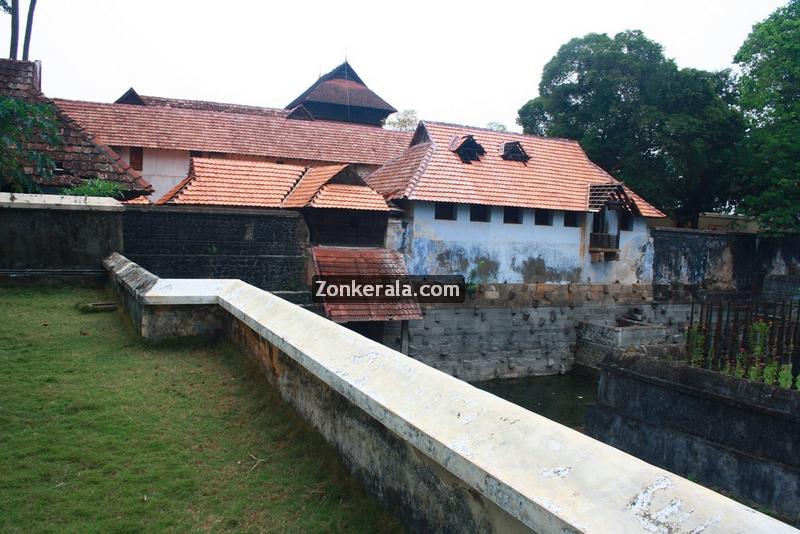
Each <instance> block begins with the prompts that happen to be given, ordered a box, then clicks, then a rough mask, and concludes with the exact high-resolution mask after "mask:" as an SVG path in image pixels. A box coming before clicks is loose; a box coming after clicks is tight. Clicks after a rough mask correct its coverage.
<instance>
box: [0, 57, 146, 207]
mask: <svg viewBox="0 0 800 534" xmlns="http://www.w3.org/2000/svg"><path fill="white" fill-rule="evenodd" d="M38 80H39V68H38V65H37V64H36V63H34V62H30V61H15V60H9V59H0V95H3V96H10V97H14V98H22V99H25V100H27V101H28V102H33V103H40V104H47V105H52V104H53V102H52V101H51V100H50V99H48V98H46V97H45V96H44V95H42V94H41V92H40V91H39V81H38ZM53 108H54V110H55V116H56V121H57V122H58V124H59V127H60V135H61V144H60V145H49V144H44V143H31V144H30V145H29V147H30V148H31V149H32V150H35V151H37V152H40V153H42V154H46V155H47V156H49V157H50V158H51V159H52V160H53V161H54V162H55V163H56V165H57V167H58V170H57V171H56V172H55V173H54V175H53V176H51V177H48V178H45V177H43V176H38V175H34V174H31V179H32V180H33V181H34V182H36V183H37V184H39V185H42V186H54V187H65V186H72V185H78V184H80V183H81V182H82V181H84V180H86V179H89V178H100V179H101V180H107V181H111V182H117V183H119V184H121V185H122V187H123V188H124V189H125V190H126V193H125V195H126V196H129V197H132V196H134V195H140V194H142V193H149V192H152V190H153V188H152V186H151V185H150V183H149V182H148V181H147V180H145V179H144V178H143V177H142V175H141V174H139V173H138V172H137V171H135V170H133V169H132V168H131V167H130V165H128V163H127V162H126V161H125V160H123V159H121V158H120V157H119V155H118V154H117V153H116V152H114V151H113V150H111V148H109V147H108V146H106V145H105V144H103V143H101V142H99V141H98V140H96V139H94V138H93V137H92V136H91V135H90V134H89V133H87V132H86V131H85V130H84V129H83V128H81V126H80V125H79V124H77V123H76V122H75V121H73V120H72V119H71V118H70V117H69V116H67V115H66V114H65V113H64V112H63V111H61V110H60V109H59V108H58V107H56V106H53Z"/></svg>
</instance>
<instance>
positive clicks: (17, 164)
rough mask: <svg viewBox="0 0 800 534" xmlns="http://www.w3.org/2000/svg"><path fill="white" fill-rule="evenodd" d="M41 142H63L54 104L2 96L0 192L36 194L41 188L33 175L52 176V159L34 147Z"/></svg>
mask: <svg viewBox="0 0 800 534" xmlns="http://www.w3.org/2000/svg"><path fill="white" fill-rule="evenodd" d="M38 143H41V144H45V145H49V146H59V145H60V144H61V136H60V134H59V124H58V121H57V119H56V114H55V110H54V109H53V107H52V105H50V104H45V103H35V102H26V101H25V100H22V99H19V98H13V97H7V96H0V191H11V192H16V193H33V192H36V191H38V190H39V188H38V186H37V185H36V183H34V181H33V180H32V179H31V175H35V176H39V177H41V178H43V179H48V178H50V177H51V176H52V172H53V168H54V166H55V165H54V162H53V160H52V159H51V158H50V157H49V156H48V155H47V154H45V153H43V152H40V151H38V150H35V149H33V148H32V145H34V144H38ZM26 168H27V170H26Z"/></svg>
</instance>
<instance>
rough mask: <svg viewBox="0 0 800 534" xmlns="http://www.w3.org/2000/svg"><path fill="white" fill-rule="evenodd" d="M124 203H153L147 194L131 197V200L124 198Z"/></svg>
mask: <svg viewBox="0 0 800 534" xmlns="http://www.w3.org/2000/svg"><path fill="white" fill-rule="evenodd" d="M122 203H123V204H134V205H143V206H147V205H150V204H151V202H150V197H148V196H147V195H142V196H139V197H136V198H134V199H131V200H123V201H122Z"/></svg>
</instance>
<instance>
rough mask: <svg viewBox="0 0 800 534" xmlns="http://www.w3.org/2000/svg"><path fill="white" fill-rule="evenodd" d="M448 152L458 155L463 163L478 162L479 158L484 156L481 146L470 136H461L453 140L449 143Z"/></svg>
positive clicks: (484, 151)
mask: <svg viewBox="0 0 800 534" xmlns="http://www.w3.org/2000/svg"><path fill="white" fill-rule="evenodd" d="M450 150H452V151H453V152H455V153H456V154H458V157H459V158H461V161H463V162H464V163H472V162H473V161H480V159H481V156H483V155H484V154H486V150H485V149H484V148H483V146H481V144H480V143H478V142H477V141H476V140H475V138H474V137H473V136H471V135H462V136H461V137H456V138H455V139H453V142H452V143H450Z"/></svg>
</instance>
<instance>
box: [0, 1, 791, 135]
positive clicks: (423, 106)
mask: <svg viewBox="0 0 800 534" xmlns="http://www.w3.org/2000/svg"><path fill="white" fill-rule="evenodd" d="M20 3H21V4H22V7H23V13H22V16H21V17H20V19H21V20H20V23H21V25H22V26H24V20H25V14H26V13H27V0H21V2H20ZM784 3H785V1H782V0H758V1H753V0H713V1H705V2H704V1H698V0H692V1H687V0H671V1H668V2H657V3H656V2H646V1H643V0H640V1H636V0H622V1H615V2H601V1H597V0H595V1H557V2H536V1H532V0H528V1H512V0H505V1H496V2H487V1H483V2H472V1H459V2H450V1H448V2H437V1H436V0H428V1H424V2H420V1H416V0H409V1H403V2H381V1H376V0H373V1H366V2H357V1H350V0H347V1H343V0H339V1H322V2H317V1H302V2H301V1H297V0H295V1H293V2H275V1H258V2H256V1H252V2H245V1H232V0H223V1H220V0H216V1H214V2H211V1H205V0H160V1H151V0H137V1H135V2H131V1H130V0H128V1H122V0H119V1H118V0H39V2H38V5H37V10H36V19H35V23H34V32H33V40H32V44H31V59H40V60H42V62H43V88H44V92H45V94H47V95H48V96H51V97H61V98H72V99H80V100H97V101H113V100H115V99H116V98H117V97H118V96H120V95H121V94H122V93H123V92H124V91H125V90H126V89H127V88H128V87H130V86H133V87H134V88H135V89H136V90H137V91H138V92H139V93H141V94H146V95H156V96H170V97H177V98H193V99H201V100H214V101H219V102H233V103H239V104H252V105H262V106H268V107H283V106H285V105H286V104H288V103H289V102H290V101H291V100H292V99H294V98H295V97H296V96H297V95H299V94H300V93H301V92H302V91H303V90H304V89H305V88H306V87H308V86H309V85H310V84H311V83H312V82H313V81H314V80H315V79H316V78H317V77H318V76H319V74H321V73H325V72H327V71H329V70H331V69H332V68H333V67H335V66H336V65H338V64H339V63H341V62H342V60H343V59H344V57H345V56H347V58H348V60H349V61H350V63H351V64H352V65H353V67H354V68H355V70H356V71H357V72H358V74H359V75H360V76H361V77H362V79H363V80H364V81H365V82H366V84H367V85H368V86H369V87H370V88H371V89H373V90H374V91H375V92H376V93H378V94H379V95H380V96H382V97H383V98H384V99H385V100H387V101H388V102H389V103H390V104H392V105H393V106H394V107H396V108H397V109H406V108H412V109H416V110H417V112H418V115H419V116H420V118H424V119H433V120H443V121H448V122H456V123H461V124H469V125H474V126H483V125H485V124H486V123H487V122H489V121H494V120H496V121H500V122H502V123H504V124H505V125H506V126H508V127H509V128H510V129H517V127H516V126H515V119H516V115H517V113H516V112H517V110H518V109H519V107H520V106H522V104H524V103H525V102H526V101H527V100H528V99H530V98H533V97H534V96H536V94H537V87H538V83H539V78H540V77H541V73H542V68H543V67H544V65H545V63H546V62H547V61H549V59H550V58H551V57H552V56H553V55H554V54H555V52H556V51H557V50H558V47H559V46H560V45H561V44H563V43H565V42H566V41H567V40H569V39H570V38H572V37H577V36H582V35H585V34H586V33H589V32H598V33H608V34H610V35H613V34H614V33H616V32H619V31H621V30H625V29H641V30H643V31H644V32H645V34H646V35H647V36H648V37H649V38H651V39H653V40H655V41H657V42H659V43H661V44H662V45H663V46H664V47H665V52H666V55H667V56H668V57H672V58H674V59H675V60H676V61H677V62H678V64H679V65H680V66H681V67H695V68H702V69H720V68H725V67H727V66H729V65H730V63H731V60H732V58H733V55H734V54H735V53H736V51H737V50H738V48H739V46H740V45H741V43H742V41H743V40H744V39H745V37H746V36H747V34H748V33H749V32H750V28H751V27H752V25H753V24H754V23H756V22H758V21H760V20H763V19H764V18H766V17H767V16H768V15H769V14H770V13H771V12H772V11H773V10H774V9H775V8H777V7H778V6H780V5H783V4H784ZM8 26H9V17H7V16H0V43H2V46H3V47H7V43H8V35H9V29H8ZM20 31H21V32H22V29H21V30H20ZM20 41H21V37H20ZM5 49H6V48H3V50H5ZM21 49H22V45H21V42H20V54H21Z"/></svg>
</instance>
